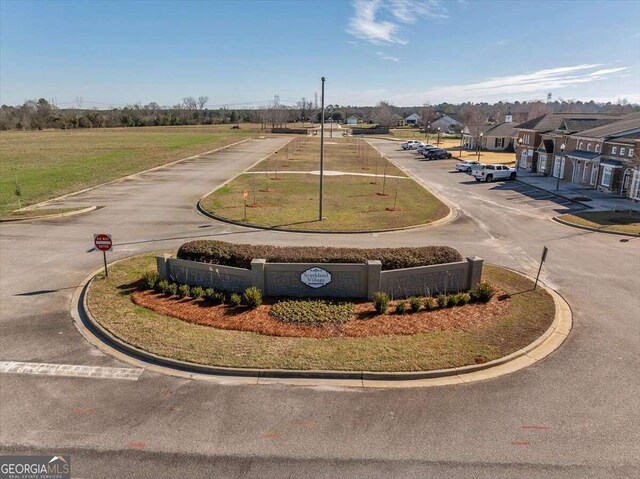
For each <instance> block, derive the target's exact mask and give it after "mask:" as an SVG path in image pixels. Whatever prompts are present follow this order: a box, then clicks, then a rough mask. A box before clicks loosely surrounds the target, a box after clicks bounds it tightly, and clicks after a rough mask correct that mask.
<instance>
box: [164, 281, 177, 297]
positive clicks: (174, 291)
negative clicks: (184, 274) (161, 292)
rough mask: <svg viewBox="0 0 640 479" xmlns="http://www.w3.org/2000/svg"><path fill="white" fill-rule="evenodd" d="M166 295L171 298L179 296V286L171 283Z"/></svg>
mask: <svg viewBox="0 0 640 479" xmlns="http://www.w3.org/2000/svg"><path fill="white" fill-rule="evenodd" d="M166 294H168V295H169V296H175V295H176V294H178V285H177V284H176V283H169V286H168V287H167V292H166Z"/></svg>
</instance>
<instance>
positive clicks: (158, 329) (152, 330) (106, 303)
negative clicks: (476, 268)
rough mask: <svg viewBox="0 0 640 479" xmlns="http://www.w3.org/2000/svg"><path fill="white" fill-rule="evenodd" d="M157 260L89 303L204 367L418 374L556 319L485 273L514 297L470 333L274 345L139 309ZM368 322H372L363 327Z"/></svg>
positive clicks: (112, 275)
mask: <svg viewBox="0 0 640 479" xmlns="http://www.w3.org/2000/svg"><path fill="white" fill-rule="evenodd" d="M154 265H155V258H154V256H153V255H147V256H140V257H136V258H132V259H129V260H126V261H123V262H120V263H117V264H115V265H113V266H112V267H111V268H110V269H109V278H108V279H105V278H104V277H102V276H98V277H96V279H95V280H94V282H93V283H92V285H91V289H90V292H89V296H88V304H89V309H90V311H91V312H92V314H93V315H94V317H95V318H96V320H97V321H98V322H99V323H100V324H101V325H102V326H103V327H105V328H106V329H107V330H109V331H110V332H111V333H112V334H114V335H115V336H116V337H118V338H120V339H121V340H123V341H126V342H128V343H130V344H132V345H134V346H136V347H138V348H141V349H144V350H146V351H149V352H152V353H155V354H158V355H161V356H165V357H169V358H172V359H177V360H181V361H189V362H193V363H199V364H207V365H215V366H229V367H240V368H242V367H246V368H282V369H325V370H370V371H419V370H422V371H424V370H432V369H441V368H450V367H456V366H464V365H469V364H476V363H478V362H486V361H491V360H493V359H497V358H500V357H502V356H505V355H507V354H509V353H512V352H514V351H516V350H518V349H520V348H522V347H524V346H526V345H527V344H530V343H531V342H533V341H534V340H535V339H536V338H538V337H539V336H540V335H541V334H542V333H543V332H544V331H545V330H546V329H547V328H548V327H549V326H550V324H551V322H552V321H553V318H554V312H555V308H554V303H553V298H551V296H550V295H549V294H548V293H546V292H545V291H544V290H541V289H538V290H536V291H532V290H531V288H532V286H533V285H532V283H531V281H529V280H528V279H526V278H524V277H523V276H521V275H519V274H516V273H513V272H511V271H508V270H504V269H501V268H495V267H485V270H484V278H483V279H485V280H487V281H490V282H491V283H493V284H494V285H496V286H497V287H498V288H500V289H501V290H502V291H505V292H506V293H509V294H510V295H511V296H510V298H509V301H508V303H509V304H508V307H506V308H504V311H503V312H502V314H501V315H499V316H498V317H495V318H493V319H492V320H490V321H487V322H482V323H481V324H480V325H477V324H476V323H474V324H473V325H472V326H470V327H468V328H455V329H450V330H444V331H431V332H428V333H420V334H414V335H390V336H368V337H337V338H329V339H313V338H301V337H274V336H266V335H262V334H257V333H252V332H246V331H231V330H222V329H217V328H214V327H210V326H201V325H197V324H191V323H187V322H185V321H181V320H179V319H175V318H172V317H168V316H163V315H160V314H158V313H155V312H153V311H151V310H149V309H146V308H143V307H140V306H136V305H135V304H134V303H133V302H132V301H131V298H130V293H131V292H133V291H135V289H136V288H137V287H138V286H139V284H140V282H139V281H140V278H141V277H142V275H143V274H144V272H146V271H149V270H152V269H153V268H154ZM362 321H366V319H365V320H362Z"/></svg>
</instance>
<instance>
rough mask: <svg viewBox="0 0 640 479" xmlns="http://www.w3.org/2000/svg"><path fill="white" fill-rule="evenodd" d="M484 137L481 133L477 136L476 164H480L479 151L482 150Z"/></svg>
mask: <svg viewBox="0 0 640 479" xmlns="http://www.w3.org/2000/svg"><path fill="white" fill-rule="evenodd" d="M483 136H484V135H483V134H482V133H480V136H478V162H480V150H481V149H482V137H483Z"/></svg>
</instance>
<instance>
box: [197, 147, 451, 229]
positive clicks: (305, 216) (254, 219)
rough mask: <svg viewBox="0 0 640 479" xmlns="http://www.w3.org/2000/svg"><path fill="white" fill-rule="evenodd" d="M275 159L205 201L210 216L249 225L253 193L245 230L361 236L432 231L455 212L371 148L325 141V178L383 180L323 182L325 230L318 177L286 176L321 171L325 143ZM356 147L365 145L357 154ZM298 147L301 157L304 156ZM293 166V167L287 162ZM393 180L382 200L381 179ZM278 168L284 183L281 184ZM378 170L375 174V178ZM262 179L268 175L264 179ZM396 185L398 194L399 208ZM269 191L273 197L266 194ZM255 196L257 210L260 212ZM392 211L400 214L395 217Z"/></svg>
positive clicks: (258, 166) (291, 149) (279, 154)
mask: <svg viewBox="0 0 640 479" xmlns="http://www.w3.org/2000/svg"><path fill="white" fill-rule="evenodd" d="M296 142H298V144H293V143H292V144H290V146H289V148H288V150H289V153H287V151H286V150H287V147H285V148H283V149H281V150H280V151H279V152H278V154H277V155H272V156H271V157H270V158H269V159H267V160H265V161H263V162H261V163H259V164H258V165H256V166H255V167H254V168H252V169H251V170H250V171H253V172H260V173H244V174H242V175H240V176H238V177H237V178H236V179H234V180H233V181H231V182H230V183H228V184H227V185H225V186H223V187H222V188H219V189H218V190H216V191H215V192H213V193H212V194H211V195H209V196H208V197H206V198H205V199H204V200H203V201H202V207H203V208H204V209H205V210H207V211H209V212H211V213H212V214H215V215H218V216H221V217H224V218H229V219H232V220H235V221H244V200H243V196H242V195H243V192H244V191H247V192H248V193H249V198H248V200H247V201H248V205H249V207H248V208H247V218H246V222H247V223H251V224H256V225H261V226H270V227H286V228H290V229H309V230H340V231H357V230H373V229H389V228H400V227H405V226H412V225H419V224H425V223H429V222H432V221H435V220H438V219H440V218H443V217H445V216H446V215H447V214H448V213H449V208H448V207H447V206H446V205H445V204H443V203H442V202H441V201H440V200H438V199H437V198H436V197H435V196H433V195H432V194H431V193H429V192H428V191H427V190H425V189H424V188H423V187H422V186H420V185H418V184H417V183H416V182H415V181H413V180H412V179H409V178H406V177H404V176H405V175H404V173H402V172H401V171H400V170H399V169H398V168H396V167H395V166H393V165H392V164H391V163H390V162H388V161H387V160H386V159H384V158H381V157H380V155H379V153H377V152H376V151H375V150H374V149H373V148H371V147H370V146H369V145H368V144H367V143H366V142H357V141H354V140H351V139H345V138H333V139H328V140H326V146H325V170H338V171H344V172H354V173H365V174H372V175H375V173H376V171H377V172H378V174H379V177H378V179H377V184H371V183H372V182H375V181H376V178H375V177H373V176H348V175H343V176H325V179H324V216H325V217H326V219H325V221H322V222H319V221H317V219H318V202H319V191H318V190H319V186H318V185H319V181H320V178H319V176H318V175H311V174H293V173H292V174H287V171H313V170H318V169H319V165H318V157H319V139H317V138H307V139H306V142H305V141H304V140H303V139H297V140H296ZM356 143H360V146H358V145H357V144H356ZM298 147H299V149H298ZM287 158H288V159H287ZM385 166H386V170H387V174H388V175H394V176H402V177H403V178H399V179H398V178H387V180H386V185H385V194H386V196H382V195H379V194H378V193H381V192H382V186H383V178H382V173H383V171H384V168H385ZM276 167H277V169H278V178H279V179H274V178H276V172H275V170H276ZM376 168H377V170H376ZM262 172H265V173H264V174H263V173H262ZM396 185H397V190H398V196H397V203H395V191H396ZM267 187H268V191H267ZM254 192H255V205H254ZM394 203H395V204H396V208H397V209H396V210H394V211H390V210H389V209H388V208H390V209H393V207H394Z"/></svg>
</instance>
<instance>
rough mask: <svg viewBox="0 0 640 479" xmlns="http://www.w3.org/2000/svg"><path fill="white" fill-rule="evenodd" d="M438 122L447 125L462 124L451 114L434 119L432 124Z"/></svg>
mask: <svg viewBox="0 0 640 479" xmlns="http://www.w3.org/2000/svg"><path fill="white" fill-rule="evenodd" d="M438 122H442V123H444V124H446V125H447V126H452V125H459V124H460V122H459V121H458V120H456V119H455V118H453V117H452V116H450V115H444V116H441V117H440V118H438V119H437V120H434V121H432V122H431V124H432V125H433V124H434V123H438Z"/></svg>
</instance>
